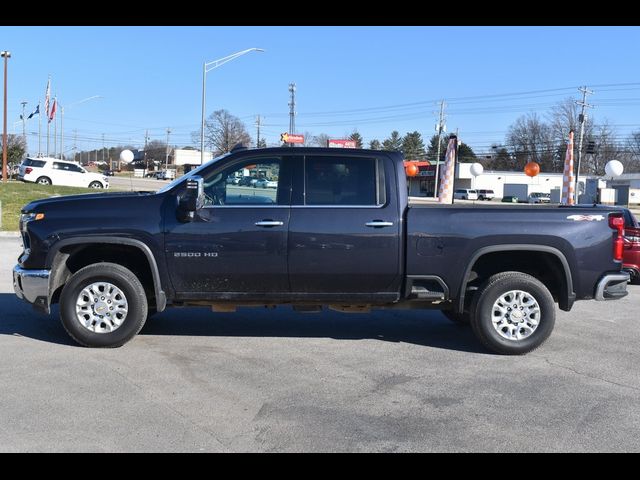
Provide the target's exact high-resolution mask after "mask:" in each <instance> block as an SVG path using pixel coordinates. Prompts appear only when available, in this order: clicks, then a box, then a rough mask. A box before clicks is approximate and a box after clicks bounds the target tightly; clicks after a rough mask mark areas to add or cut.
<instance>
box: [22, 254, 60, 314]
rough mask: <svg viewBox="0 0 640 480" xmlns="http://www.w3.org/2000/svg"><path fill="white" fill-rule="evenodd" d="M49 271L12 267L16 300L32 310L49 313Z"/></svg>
mask: <svg viewBox="0 0 640 480" xmlns="http://www.w3.org/2000/svg"><path fill="white" fill-rule="evenodd" d="M50 274H51V272H50V271H49V270H27V269H24V268H22V267H21V266H20V265H16V266H15V267H13V289H14V291H15V292H16V295H17V296H18V298H20V299H22V300H24V301H25V302H27V303H30V304H32V305H33V306H34V308H36V309H38V310H41V311H43V312H46V313H49V276H50Z"/></svg>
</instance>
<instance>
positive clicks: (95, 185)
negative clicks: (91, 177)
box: [89, 180, 104, 188]
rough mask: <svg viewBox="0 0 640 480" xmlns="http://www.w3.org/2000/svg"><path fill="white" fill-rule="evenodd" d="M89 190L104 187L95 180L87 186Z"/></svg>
mask: <svg viewBox="0 0 640 480" xmlns="http://www.w3.org/2000/svg"><path fill="white" fill-rule="evenodd" d="M89 188H104V185H102V183H100V182H98V181H97V180H96V181H94V182H91V183H90V184H89Z"/></svg>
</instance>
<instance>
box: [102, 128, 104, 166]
mask: <svg viewBox="0 0 640 480" xmlns="http://www.w3.org/2000/svg"><path fill="white" fill-rule="evenodd" d="M102 163H104V133H103V134H102Z"/></svg>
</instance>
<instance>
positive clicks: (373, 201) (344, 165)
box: [304, 156, 385, 206]
mask: <svg viewBox="0 0 640 480" xmlns="http://www.w3.org/2000/svg"><path fill="white" fill-rule="evenodd" d="M380 167H381V165H379V163H378V160H376V159H375V158H363V157H337V156H336V157H333V156H327V157H321V156H318V157H315V156H308V157H306V158H305V175H304V177H305V205H372V206H373V205H381V204H383V203H385V198H384V184H381V179H380V177H384V175H383V172H381V171H380V170H381V168H380Z"/></svg>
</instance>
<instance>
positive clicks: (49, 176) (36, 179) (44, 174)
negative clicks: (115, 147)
mask: <svg viewBox="0 0 640 480" xmlns="http://www.w3.org/2000/svg"><path fill="white" fill-rule="evenodd" d="M18 180H22V181H24V182H33V183H38V184H40V185H64V186H67V187H85V188H109V180H108V179H107V177H105V176H104V175H101V174H98V173H90V172H87V171H86V170H85V169H84V168H82V167H81V166H80V165H78V164H77V163H76V162H67V161H64V160H58V159H57V158H47V157H42V158H26V159H25V160H24V161H23V162H22V164H21V165H20V171H19V173H18Z"/></svg>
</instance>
